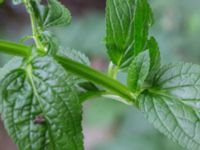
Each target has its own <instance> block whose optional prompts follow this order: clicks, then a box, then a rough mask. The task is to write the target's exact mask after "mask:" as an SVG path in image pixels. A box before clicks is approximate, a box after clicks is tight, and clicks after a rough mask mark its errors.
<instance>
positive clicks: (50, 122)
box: [0, 56, 83, 150]
mask: <svg viewBox="0 0 200 150" xmlns="http://www.w3.org/2000/svg"><path fill="white" fill-rule="evenodd" d="M0 100H1V102H2V104H3V109H2V118H3V120H4V125H5V127H6V129H7V130H8V132H9V134H10V136H11V137H12V138H13V139H14V141H15V143H16V144H17V145H18V147H19V149H20V150H30V149H37V150H44V149H46V150H47V149H48V150H49V149H54V150H66V149H70V150H83V141H82V138H83V135H82V129H81V119H82V117H81V106H80V104H79V100H78V96H77V92H76V89H75V85H74V81H73V78H72V77H71V75H70V74H68V73H67V72H66V71H65V69H64V68H62V66H61V65H60V64H58V63H57V62H56V61H55V60H54V59H53V58H51V57H47V56H45V57H38V58H34V59H33V60H32V61H31V62H30V63H29V64H28V65H27V66H26V67H25V68H19V69H15V70H13V71H11V72H10V73H9V74H7V76H6V77H5V78H4V79H3V80H2V82H1V87H0Z"/></svg>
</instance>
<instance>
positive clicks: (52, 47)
mask: <svg viewBox="0 0 200 150" xmlns="http://www.w3.org/2000/svg"><path fill="white" fill-rule="evenodd" d="M40 34H41V35H40V36H41V38H40V39H41V43H42V45H43V46H44V47H45V48H46V49H47V51H48V54H51V55H54V54H56V52H57V51H58V49H59V41H58V39H57V37H56V36H55V35H54V34H53V33H52V32H50V31H44V32H41V33H40Z"/></svg>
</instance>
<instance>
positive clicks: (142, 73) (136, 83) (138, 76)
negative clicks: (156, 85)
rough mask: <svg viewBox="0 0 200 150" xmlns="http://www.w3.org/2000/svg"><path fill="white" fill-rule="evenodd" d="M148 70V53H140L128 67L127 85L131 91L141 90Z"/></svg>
mask: <svg viewBox="0 0 200 150" xmlns="http://www.w3.org/2000/svg"><path fill="white" fill-rule="evenodd" d="M149 69H150V57H149V51H148V50H147V51H144V52H142V53H140V54H139V55H138V56H136V57H135V59H134V60H133V61H132V63H131V64H130V66H129V69H128V77H127V84H128V87H129V88H130V89H131V90H132V91H138V90H140V89H141V88H142V85H143V84H144V81H145V79H146V78H147V76H148V73H149Z"/></svg>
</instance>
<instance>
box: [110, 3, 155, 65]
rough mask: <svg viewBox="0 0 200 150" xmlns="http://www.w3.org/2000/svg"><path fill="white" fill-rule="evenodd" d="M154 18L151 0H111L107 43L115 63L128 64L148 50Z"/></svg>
mask: <svg viewBox="0 0 200 150" xmlns="http://www.w3.org/2000/svg"><path fill="white" fill-rule="evenodd" d="M152 22H153V21H152V13H151V8H150V7H149V4H148V3H147V0H107V8H106V46H107V49H108V54H109V56H110V58H111V60H112V62H113V63H114V64H115V65H117V66H119V67H122V68H124V67H126V66H128V65H129V64H130V63H131V60H132V59H133V57H134V56H136V55H137V54H139V53H140V52H141V51H143V50H144V48H145V46H146V42H147V40H148V29H149V27H150V26H151V24H152Z"/></svg>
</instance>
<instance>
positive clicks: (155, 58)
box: [147, 37, 161, 71]
mask: <svg viewBox="0 0 200 150" xmlns="http://www.w3.org/2000/svg"><path fill="white" fill-rule="evenodd" d="M147 49H149V54H150V58H151V67H150V68H151V70H153V71H155V70H157V69H159V68H160V64H161V63H160V50H159V47H158V44H157V42H156V40H155V38H154V37H151V38H150V40H149V41H148V43H147Z"/></svg>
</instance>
